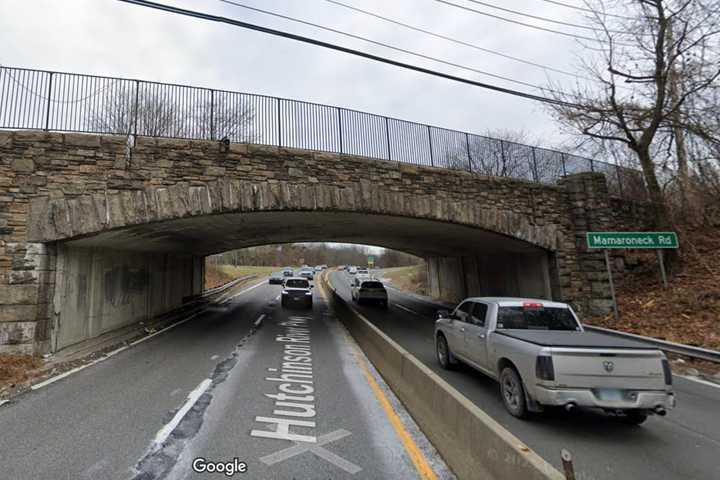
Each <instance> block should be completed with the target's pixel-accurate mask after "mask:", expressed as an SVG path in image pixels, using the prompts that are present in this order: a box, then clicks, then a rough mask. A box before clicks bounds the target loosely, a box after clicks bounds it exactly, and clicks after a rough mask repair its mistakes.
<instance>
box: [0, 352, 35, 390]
mask: <svg viewBox="0 0 720 480" xmlns="http://www.w3.org/2000/svg"><path fill="white" fill-rule="evenodd" d="M41 365H42V360H40V358H38V357H35V356H32V355H16V354H11V353H0V396H2V394H3V393H4V392H5V390H6V389H8V388H14V387H15V385H18V384H21V383H23V382H25V381H27V380H28V379H29V378H30V375H29V372H31V371H32V370H34V369H36V368H40V366H41Z"/></svg>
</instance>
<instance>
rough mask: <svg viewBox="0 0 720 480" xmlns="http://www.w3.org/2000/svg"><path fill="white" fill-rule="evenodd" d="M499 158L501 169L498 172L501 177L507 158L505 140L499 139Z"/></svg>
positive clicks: (504, 170) (504, 171)
mask: <svg viewBox="0 0 720 480" xmlns="http://www.w3.org/2000/svg"><path fill="white" fill-rule="evenodd" d="M500 159H501V160H502V170H501V171H500V172H499V173H500V176H501V177H504V176H505V173H507V171H506V167H507V160H506V159H505V140H500Z"/></svg>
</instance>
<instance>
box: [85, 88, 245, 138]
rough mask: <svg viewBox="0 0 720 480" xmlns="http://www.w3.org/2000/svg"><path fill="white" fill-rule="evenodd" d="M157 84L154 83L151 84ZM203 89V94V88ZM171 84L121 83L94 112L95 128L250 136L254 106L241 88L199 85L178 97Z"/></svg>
mask: <svg viewBox="0 0 720 480" xmlns="http://www.w3.org/2000/svg"><path fill="white" fill-rule="evenodd" d="M151 85H152V84H151ZM198 92H199V94H198ZM171 93H172V92H170V91H169V90H166V89H157V88H140V89H139V90H137V91H136V87H135V86H132V87H128V86H120V87H118V88H115V89H113V90H112V91H109V92H107V93H106V94H105V96H104V98H103V101H102V102H101V103H100V104H99V106H97V107H96V108H95V109H94V110H93V112H92V113H91V115H90V117H89V122H90V126H91V129H92V130H94V131H98V132H107V133H116V134H121V135H131V134H135V133H137V134H139V135H144V136H151V137H176V138H197V139H221V138H224V137H226V138H228V139H230V140H231V141H235V142H251V141H253V139H255V137H256V135H255V132H254V131H253V129H252V127H253V123H254V118H255V113H254V109H253V108H252V106H251V105H250V104H249V103H247V102H244V101H243V97H242V96H240V95H238V94H231V93H226V92H217V94H216V92H213V93H212V94H211V93H210V91H209V90H197V91H196V92H194V93H195V95H194V96H183V95H178V96H177V97H173V96H172V95H171Z"/></svg>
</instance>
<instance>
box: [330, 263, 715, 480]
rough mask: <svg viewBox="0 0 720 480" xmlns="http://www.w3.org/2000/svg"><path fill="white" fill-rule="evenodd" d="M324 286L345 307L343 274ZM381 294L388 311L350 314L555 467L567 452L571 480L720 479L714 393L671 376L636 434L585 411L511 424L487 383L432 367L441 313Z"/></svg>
mask: <svg viewBox="0 0 720 480" xmlns="http://www.w3.org/2000/svg"><path fill="white" fill-rule="evenodd" d="M330 280H331V282H332V283H333V285H334V286H335V288H337V289H338V292H339V293H340V294H341V295H342V296H343V297H344V298H345V299H347V300H348V301H349V300H350V290H349V286H348V277H347V275H346V274H345V273H341V272H333V273H332V274H331V276H330ZM388 294H389V303H390V308H389V310H388V311H383V310H382V309H379V308H376V307H373V306H357V305H356V308H358V309H359V310H360V311H361V312H362V313H363V315H364V316H365V317H366V318H368V320H370V321H371V322H372V323H373V324H375V325H376V326H378V327H379V328H380V329H382V330H383V331H384V332H385V333H386V334H388V335H389V336H390V337H391V338H392V339H393V340H395V341H396V342H398V343H399V344H400V345H402V346H403V347H404V348H405V349H407V350H408V351H410V352H411V353H412V354H414V355H415V356H416V357H417V358H418V359H419V360H420V361H422V362H423V363H424V364H425V365H427V366H428V367H430V368H431V369H432V370H433V371H435V372H436V373H438V374H439V375H440V376H441V377H442V378H444V379H445V380H447V381H448V382H449V383H451V384H452V385H453V386H454V387H455V388H457V389H458V390H459V391H460V392H462V393H463V394H464V395H465V396H466V397H468V398H469V399H470V400H472V401H473V402H474V403H475V404H477V405H478V406H479V407H480V408H482V409H483V410H484V411H486V412H487V413H488V414H490V415H491V416H492V417H493V418H495V419H496V420H497V421H498V422H500V423H501V424H502V425H503V426H505V427H506V428H508V429H509V430H510V431H511V432H512V433H513V434H515V435H516V436H518V437H519V438H520V439H521V440H522V441H523V442H525V443H527V445H528V446H530V447H531V448H533V449H534V450H535V451H536V452H537V453H538V454H540V455H541V456H543V457H544V458H545V459H546V460H547V461H549V462H551V463H552V464H553V465H555V466H557V467H558V468H560V467H561V462H560V450H561V449H562V448H567V449H569V450H570V451H571V452H572V453H573V455H574V457H575V468H576V472H577V473H578V476H577V478H578V479H583V480H606V479H607V480H611V479H612V480H616V479H618V478H628V479H629V478H632V479H648V480H651V479H652V480H658V479H684V480H690V479H692V480H708V479H719V478H720V461H719V460H718V456H719V455H720V415H718V413H719V412H720V407H719V406H720V389H718V388H714V387H712V386H707V385H703V384H699V383H697V382H692V381H689V380H686V379H683V378H679V377H675V380H674V383H675V390H676V393H677V400H678V408H676V409H674V410H672V411H671V412H670V413H669V414H668V415H667V416H666V417H657V416H654V417H650V418H649V419H648V421H647V422H646V423H644V424H643V425H641V426H636V427H631V426H627V425H623V424H621V423H619V422H617V421H615V420H613V419H612V418H611V417H607V416H606V415H604V414H602V413H597V412H594V411H588V410H585V411H581V412H576V413H573V414H568V413H566V412H552V413H548V414H545V415H543V416H540V417H536V418H534V419H532V420H530V421H523V420H519V419H516V418H514V417H512V416H511V415H510V414H508V413H507V412H506V411H505V408H504V406H503V404H502V401H501V399H500V395H499V393H498V387H497V384H496V383H495V382H494V381H493V380H491V379H489V378H488V377H486V376H484V375H482V374H481V373H478V372H476V371H474V370H472V369H470V368H467V367H460V368H459V369H458V370H457V371H446V370H442V369H441V368H440V366H439V365H438V363H437V361H436V359H435V350H434V343H433V332H434V318H435V313H436V311H437V310H438V309H440V308H446V307H443V306H441V305H439V304H433V303H431V302H428V301H426V300H422V299H420V298H418V297H416V296H413V295H409V294H406V293H403V292H400V291H398V290H395V289H391V288H389V289H388Z"/></svg>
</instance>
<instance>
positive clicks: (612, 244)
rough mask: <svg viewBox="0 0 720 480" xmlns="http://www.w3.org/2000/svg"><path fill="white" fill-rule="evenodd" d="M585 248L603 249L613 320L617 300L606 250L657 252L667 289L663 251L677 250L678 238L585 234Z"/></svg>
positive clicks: (666, 234)
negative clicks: (622, 249) (649, 250)
mask: <svg viewBox="0 0 720 480" xmlns="http://www.w3.org/2000/svg"><path fill="white" fill-rule="evenodd" d="M586 240H587V248H588V249H590V250H598V249H603V250H604V251H605V266H606V267H607V271H608V279H609V280H610V291H611V293H612V301H613V311H614V312H615V318H618V315H619V314H618V308H617V299H616V298H615V286H614V284H613V278H612V268H611V266H610V255H609V254H608V250H613V249H620V248H624V249H628V248H633V249H643V250H647V249H653V250H656V251H657V255H658V263H659V264H660V275H661V277H662V282H663V286H664V287H665V288H667V286H668V283H667V274H666V272H665V258H664V255H663V250H667V249H676V248H678V246H679V244H678V237H677V234H676V233H675V232H587V234H586Z"/></svg>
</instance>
